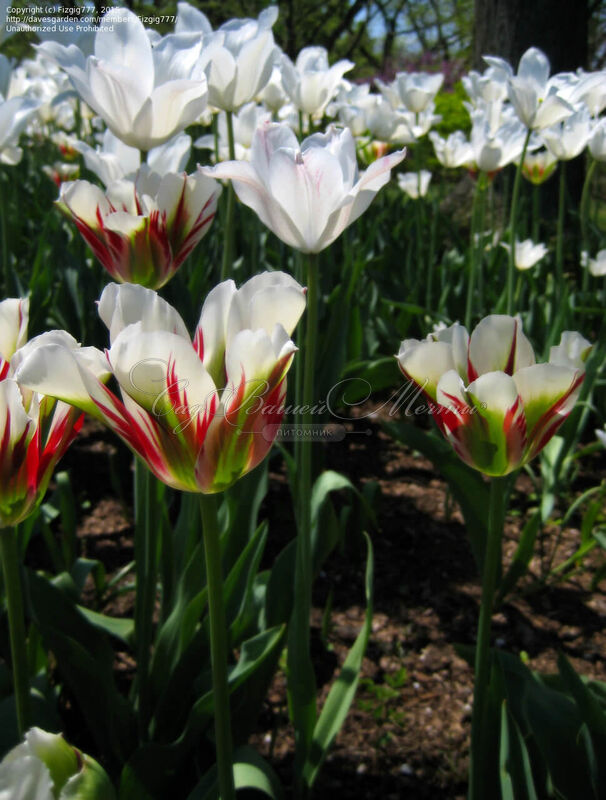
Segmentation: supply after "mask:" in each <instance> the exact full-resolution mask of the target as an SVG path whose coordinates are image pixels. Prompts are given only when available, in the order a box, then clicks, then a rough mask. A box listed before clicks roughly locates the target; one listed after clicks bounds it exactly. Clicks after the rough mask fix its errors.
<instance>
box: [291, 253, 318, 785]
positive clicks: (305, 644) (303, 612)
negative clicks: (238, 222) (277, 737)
mask: <svg viewBox="0 0 606 800" xmlns="http://www.w3.org/2000/svg"><path fill="white" fill-rule="evenodd" d="M317 328H318V256H317V254H311V253H310V254H309V257H308V263H307V320H306V331H305V365H304V371H303V401H302V405H303V411H302V413H301V416H300V423H301V426H302V427H301V431H302V435H301V440H300V442H299V448H298V456H299V459H298V463H297V476H298V479H299V496H298V506H299V520H300V525H299V530H298V535H297V552H296V561H295V585H294V606H293V612H292V618H291V622H290V625H289V631H288V662H287V667H288V684H289V685H288V690H289V695H290V707H291V714H292V720H293V724H294V728H295V796H296V797H299V798H303V797H305V796H306V793H307V786H306V784H305V779H304V777H303V769H304V766H305V762H306V760H307V757H308V754H309V748H310V746H311V740H312V736H313V730H314V726H315V720H316V686H315V675H314V670H313V665H312V662H311V655H310V643H309V636H310V615H311V587H312V581H313V575H312V552H311V486H312V474H311V473H312V470H311V467H312V463H311V441H310V440H309V438H308V437H307V436H306V435H305V434H309V432H310V430H311V421H312V414H311V407H312V405H313V396H314V374H315V353H316V339H317Z"/></svg>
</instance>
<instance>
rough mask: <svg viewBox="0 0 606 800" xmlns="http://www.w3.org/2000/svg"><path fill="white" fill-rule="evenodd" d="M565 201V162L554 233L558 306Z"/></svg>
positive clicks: (561, 169) (557, 304)
mask: <svg viewBox="0 0 606 800" xmlns="http://www.w3.org/2000/svg"><path fill="white" fill-rule="evenodd" d="M565 203H566V162H565V161H562V162H561V163H560V189H559V197H558V227H557V233H556V285H555V305H554V308H557V307H558V306H559V302H560V299H561V295H562V282H563V280H564V208H565Z"/></svg>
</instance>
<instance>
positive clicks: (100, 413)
mask: <svg viewBox="0 0 606 800" xmlns="http://www.w3.org/2000/svg"><path fill="white" fill-rule="evenodd" d="M304 307H305V296H304V290H303V289H302V287H301V286H299V284H298V283H297V282H296V281H295V280H294V279H292V278H290V277H289V276H288V275H286V274H284V273H281V272H272V273H263V274H261V275H257V276H256V277H254V278H251V279H250V280H249V281H247V282H246V283H245V284H244V285H243V286H242V287H241V288H240V289H239V290H236V287H235V284H234V283H233V281H231V280H230V281H225V282H223V283H220V284H219V285H218V286H216V287H215V288H214V289H213V290H212V291H211V292H210V293H209V295H208V297H207V298H206V301H205V303H204V306H203V308H202V313H201V316H200V321H199V323H198V326H197V328H196V332H195V334H194V338H193V341H192V339H190V337H189V334H188V333H187V329H186V328H185V324H184V322H183V320H182V319H181V317H180V315H179V314H178V313H177V311H175V309H174V308H172V306H170V305H169V304H168V303H166V302H165V301H164V300H162V299H161V298H160V297H159V296H158V295H157V294H156V293H155V292H153V291H151V290H149V289H144V288H143V287H141V286H135V285H131V284H123V285H118V284H109V286H107V287H106V288H105V290H104V291H103V294H102V295H101V299H100V301H99V315H100V316H101V319H102V320H103V322H104V323H105V324H106V325H107V327H108V329H109V333H110V343H111V347H110V349H109V350H107V351H106V353H105V354H103V353H101V352H100V351H98V350H97V351H94V358H90V357H87V358H83V357H82V350H81V349H79V348H78V347H77V346H75V345H74V346H69V345H66V344H65V343H60V342H57V343H55V344H51V345H49V346H48V347H42V346H40V347H38V348H37V349H36V350H35V351H34V352H32V353H31V355H30V357H29V358H28V359H27V360H26V361H25V362H24V363H23V364H22V366H21V368H20V370H19V380H20V381H21V382H22V383H23V384H24V385H27V386H29V387H32V388H35V389H36V390H37V391H45V393H46V394H49V395H51V396H54V397H57V398H59V399H61V400H64V401H66V402H68V403H71V404H73V405H75V406H77V407H78V408H80V409H82V410H83V411H86V412H88V413H89V414H91V416H93V417H96V418H97V419H99V420H101V421H102V422H105V423H106V424H107V425H108V426H109V427H110V428H111V429H112V430H113V431H114V432H115V433H117V434H118V435H119V436H120V437H121V438H122V439H123V440H124V441H125V442H126V444H127V445H128V446H129V447H130V448H131V449H132V450H133V451H134V452H135V453H136V454H137V455H138V456H140V458H141V459H142V460H143V461H144V462H145V463H146V464H147V466H148V467H149V469H150V470H151V471H152V472H153V473H154V475H155V476H156V477H157V478H159V479H160V480H161V481H163V482H164V483H166V484H168V485H169V486H172V487H174V488H176V489H181V490H183V491H187V492H203V493H215V492H219V491H222V490H223V489H226V488H228V487H229V486H231V484H232V483H234V481H236V480H237V479H238V478H239V477H241V476H242V475H244V474H245V473H246V472H248V471H249V470H251V469H253V468H254V467H255V466H256V465H257V464H258V463H259V462H260V461H261V460H262V459H263V458H264V456H265V455H266V454H267V452H268V451H269V448H270V447H271V444H272V442H273V439H274V438H275V435H276V434H277V431H278V428H279V425H280V422H281V420H282V416H283V413H284V409H283V399H284V396H285V393H286V373H287V372H288V369H289V367H290V364H291V362H292V358H293V355H294V353H295V351H296V347H295V345H294V344H293V342H292V341H291V340H290V338H289V336H290V334H291V333H292V331H293V330H294V327H295V325H296V324H297V322H298V320H299V317H300V316H301V314H302V312H303V309H304ZM91 349H92V348H91ZM112 376H113V378H114V380H115V381H116V383H117V384H118V386H119V389H120V394H121V397H120V396H118V395H117V394H115V393H114V392H113V391H112V389H111V388H110V387H109V386H107V385H106V382H107V380H108V379H109V378H110V377H112ZM42 387H44V389H43V388H42Z"/></svg>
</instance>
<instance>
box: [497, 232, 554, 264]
mask: <svg viewBox="0 0 606 800" xmlns="http://www.w3.org/2000/svg"><path fill="white" fill-rule="evenodd" d="M501 247H504V248H505V250H507V252H509V247H510V245H509V244H508V243H507V242H501ZM547 253H548V250H547V248H546V247H545V245H544V244H542V243H539V244H535V243H534V242H533V241H532V240H531V239H525V240H524V241H523V242H520V241H518V240H517V239H516V246H515V250H514V256H513V258H514V264H515V265H516V267H517V268H518V269H520V270H526V269H530V268H531V267H534V265H535V264H538V263H539V261H540V260H541V259H542V258H544V257H545V256H546V255H547Z"/></svg>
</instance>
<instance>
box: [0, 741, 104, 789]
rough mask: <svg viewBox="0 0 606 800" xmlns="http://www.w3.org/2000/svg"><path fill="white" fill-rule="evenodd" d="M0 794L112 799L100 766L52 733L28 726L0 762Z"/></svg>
mask: <svg viewBox="0 0 606 800" xmlns="http://www.w3.org/2000/svg"><path fill="white" fill-rule="evenodd" d="M0 797H3V798H9V797H10V798H14V800H17V799H18V800H68V798H71V800H84V799H85V798H86V800H115V797H116V795H115V792H114V789H113V787H112V785H111V783H110V780H109V778H108V777H107V775H106V773H105V771H104V770H103V768H102V767H101V766H100V765H99V764H98V763H97V762H96V761H95V760H94V759H92V758H91V757H90V756H88V755H86V754H85V753H81V752H80V751H79V750H77V749H76V748H75V747H72V746H71V745H70V744H68V743H67V742H66V741H65V739H64V738H63V737H62V736H61V735H60V734H56V733H47V732H46V731H43V730H42V729H41V728H30V730H29V731H28V732H27V733H26V734H25V741H23V742H22V743H21V744H18V745H17V746H16V747H13V749H12V750H10V751H9V752H8V753H7V754H6V755H5V756H4V758H3V759H2V761H1V762H0Z"/></svg>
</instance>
